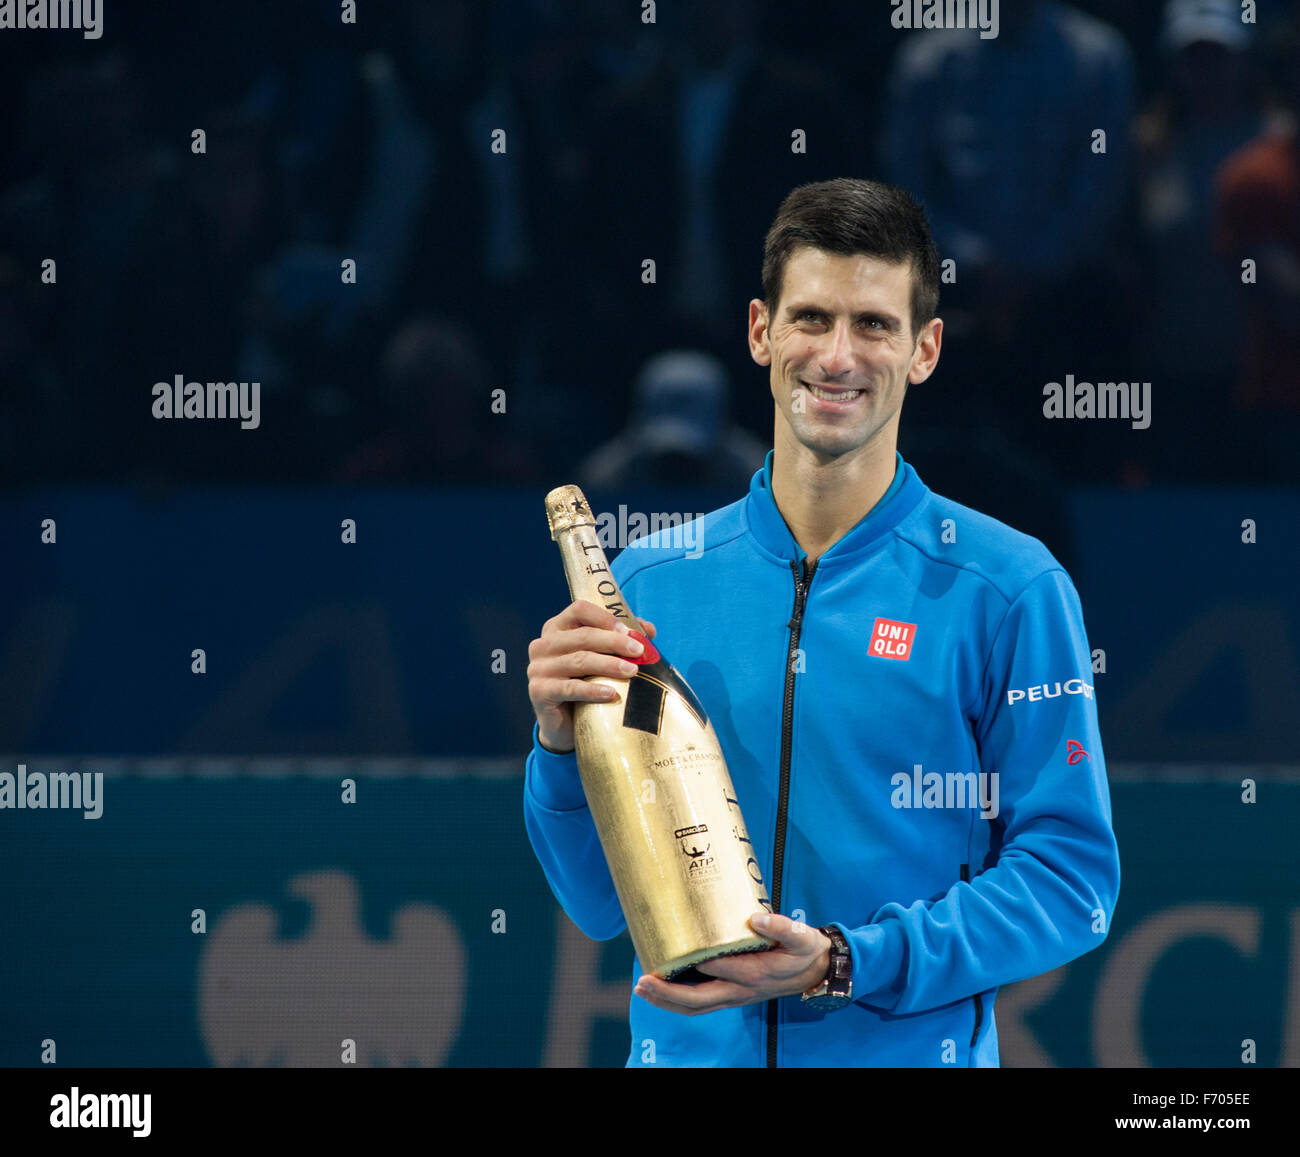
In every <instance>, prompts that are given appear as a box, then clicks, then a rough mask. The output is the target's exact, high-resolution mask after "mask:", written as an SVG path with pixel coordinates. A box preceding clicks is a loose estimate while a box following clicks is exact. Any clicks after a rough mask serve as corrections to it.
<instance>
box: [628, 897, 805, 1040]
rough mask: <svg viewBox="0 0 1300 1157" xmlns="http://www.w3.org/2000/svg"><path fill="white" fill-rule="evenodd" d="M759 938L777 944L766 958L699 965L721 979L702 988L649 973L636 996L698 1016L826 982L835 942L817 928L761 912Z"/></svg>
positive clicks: (756, 925) (754, 921) (752, 955)
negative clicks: (764, 938) (662, 978)
mask: <svg viewBox="0 0 1300 1157" xmlns="http://www.w3.org/2000/svg"><path fill="white" fill-rule="evenodd" d="M749 923H750V925H751V926H752V927H753V929H754V931H755V932H757V933H758V934H759V935H760V936H765V937H767V939H769V940H775V941H776V947H775V948H769V949H768V950H767V951H766V952H744V953H741V954H739V955H737V956H721V957H719V958H718V959H716V960H710V961H708V962H707V963H705V964H700V965H697V968H698V969H699V971H700V972H703V973H705V974H707V975H708V976H715V977H717V979H716V980H709V981H706V982H705V983H703V984H695V985H689V984H673V983H672V982H671V981H667V980H661V979H660V978H659V977H657V976H655V975H653V974H652V973H645V974H644V975H642V976H641V978H640V979H639V980H637V982H636V988H634V989H633V991H634V992H635V993H636V995H637V996H639V997H642V998H643V999H645V1000H648V1001H649V1002H650V1003H651V1004H653V1005H654V1006H655V1007H656V1008H662V1009H666V1010H667V1011H669V1012H680V1013H681V1014H682V1015H683V1016H699V1015H700V1014H701V1013H705V1012H715V1011H717V1010H718V1009H720V1008H738V1007H739V1006H740V1005H742V1004H753V1003H755V1002H756V1001H760V1000H771V999H773V998H774V997H778V996H794V995H795V994H797V993H803V992H807V991H808V989H810V988H812V987H813V985H815V984H818V983H820V982H821V981H822V980H824V979H825V977H826V969H827V968H828V967H829V965H830V952H831V942H830V941H829V940H828V939H827V938H826V937H825V936H823V935H822V934H821V933H820V932H819V931H818V930H817V929H816V928H810V927H809V926H808V925H807V924H803V923H799V922H796V921H794V920H791V919H790V918H789V917H788V916H778V915H773V914H770V913H767V912H760V913H758V914H757V915H755V916H752V917H750V921H749Z"/></svg>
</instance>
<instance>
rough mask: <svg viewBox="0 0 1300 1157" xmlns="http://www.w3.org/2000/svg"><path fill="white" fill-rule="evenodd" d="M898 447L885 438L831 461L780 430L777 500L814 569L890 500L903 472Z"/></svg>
mask: <svg viewBox="0 0 1300 1157" xmlns="http://www.w3.org/2000/svg"><path fill="white" fill-rule="evenodd" d="M883 433H884V432H883V431H882V435H883ZM783 435H784V436H783ZM894 443H895V438H893V437H889V438H886V437H883V436H882V437H881V438H879V439H873V440H872V442H871V443H869V444H868V445H866V446H863V447H861V448H860V449H858V450H855V451H852V452H850V453H848V454H841V455H839V456H838V457H836V458H827V457H826V456H825V455H819V454H817V453H815V452H814V451H812V450H809V449H808V447H806V446H804V445H803V444H802V443H800V442H798V441H797V440H796V439H795V438H794V437H793V436H791V435H790V433H789V432H788V431H783V430H780V429H778V430H777V432H776V440H775V447H774V451H773V454H772V498H773V500H774V501H775V502H776V507H777V509H778V510H779V511H780V512H781V517H782V518H784V519H785V523H786V525H787V526H788V527H789V528H790V533H791V534H793V535H794V538H795V541H796V542H797V543H798V544H799V545H800V546H801V547H802V548H803V550H804V553H805V554H807V555H808V563H809V565H810V566H811V565H812V564H813V563H815V562H816V561H817V560H818V559H819V558H821V556H822V555H823V554H825V553H826V551H828V550H830V548H831V547H832V546H834V545H835V544H836V543H837V542H839V540H840V539H841V538H843V537H844V536H845V535H846V534H847V533H848V532H849V531H850V530H852V529H853V527H854V526H856V525H857V524H858V523H859V522H861V521H862V519H863V518H864V517H865V516H866V514H867V512H868V511H869V510H871V508H872V507H873V506H875V505H876V503H877V502H879V501H880V499H881V498H882V497H884V493H885V491H886V490H888V489H889V484H890V483H891V482H893V480H894V471H895V469H896V468H897V461H896V458H895V449H894Z"/></svg>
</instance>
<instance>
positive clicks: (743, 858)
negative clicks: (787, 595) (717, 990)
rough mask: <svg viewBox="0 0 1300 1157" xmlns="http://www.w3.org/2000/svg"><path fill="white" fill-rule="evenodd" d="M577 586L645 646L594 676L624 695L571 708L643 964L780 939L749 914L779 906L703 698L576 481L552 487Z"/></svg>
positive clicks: (663, 968)
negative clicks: (647, 611)
mask: <svg viewBox="0 0 1300 1157" xmlns="http://www.w3.org/2000/svg"><path fill="white" fill-rule="evenodd" d="M546 515H547V519H548V521H549V522H550V527H551V537H552V538H553V539H554V540H555V541H556V543H557V544H558V545H559V547H560V555H561V557H562V558H563V560H564V574H565V577H566V578H567V579H568V582H569V594H570V596H571V597H572V598H574V599H585V600H587V601H588V602H592V603H595V604H596V605H597V606H599V607H604V608H605V610H607V611H609V612H611V613H612V614H613V615H614V616H615V617H617V618H619V619H622V620H623V621H624V622H625V623H626V624H627V625H628V627H629V629H630V630H631V631H632V633H633V635H634V636H635V637H636V638H637V639H638V640H639V641H640V642H641V643H642V644H643V645H644V646H645V652H644V653H643V654H642V655H640V656H638V657H637V658H636V659H634V660H633V662H636V663H637V673H636V674H635V675H633V676H630V677H629V678H626V679H623V678H619V677H617V676H606V675H591V676H588V677H587V682H589V683H602V684H604V685H605V686H608V687H613V688H615V689H616V690H617V691H618V692H619V696H620V697H619V699H617V700H614V701H612V702H608V703H585V702H584V703H575V704H574V705H573V731H574V746H575V748H576V751H577V757H578V771H579V774H580V775H581V777H582V786H583V790H584V791H585V792H586V796H587V805H588V807H589V808H590V809H591V816H592V820H593V821H594V823H595V825H596V832H597V834H598V835H599V836H600V844H601V848H602V849H603V850H604V853H605V859H606V861H607V862H608V864H609V872H610V875H611V876H612V877H613V880H614V887H615V889H616V890H617V892H618V899H619V903H620V904H621V905H622V906H623V915H624V917H625V918H626V920H627V926H628V931H629V932H630V933H631V936H632V945H633V947H634V948H635V949H636V954H637V958H638V959H639V961H640V962H641V968H642V970H643V971H645V972H651V973H655V974H656V975H658V976H661V977H663V978H664V979H672V978H674V977H676V978H677V979H678V980H681V981H687V982H689V981H695V980H700V979H707V977H704V976H702V975H701V974H699V973H697V972H695V971H694V966H695V965H697V964H702V963H704V962H705V961H706V960H713V959H715V958H716V957H719V956H729V955H731V954H733V953H737V952H760V951H762V950H764V949H766V948H770V947H772V941H770V940H767V939H766V938H764V937H762V936H759V935H757V934H756V933H755V932H754V930H753V929H752V928H751V927H750V926H749V917H750V916H752V915H753V914H754V913H755V912H758V911H760V910H761V911H766V912H771V911H772V902H771V900H770V899H769V898H768V895H767V889H766V888H765V887H764V886H763V878H762V873H761V871H760V870H759V866H758V860H757V859H756V858H755V856H754V848H753V845H752V844H751V843H750V841H749V834H748V832H747V831H746V830H745V821H744V819H743V818H742V816H741V813H740V803H739V801H738V800H737V799H736V792H735V789H734V788H733V787H732V784H731V776H730V775H729V774H728V773H727V765H726V763H725V762H724V761H723V758H722V748H721V747H720V746H719V744H718V738H717V736H716V735H715V734H714V731H713V724H712V723H710V722H709V719H708V716H707V715H706V714H705V711H704V708H703V706H701V704H700V701H699V700H698V699H697V698H696V696H695V693H694V692H693V691H692V690H691V689H690V687H689V686H688V685H687V683H686V680H684V679H683V678H682V677H681V675H679V674H678V673H677V671H676V670H675V669H674V668H673V667H672V666H670V665H669V663H668V660H667V659H665V658H664V657H663V656H662V655H661V654H660V653H659V651H658V648H657V646H656V645H655V644H654V643H652V642H651V641H650V640H649V639H648V638H647V637H646V635H645V632H644V629H643V628H642V625H641V622H640V620H639V619H637V618H636V617H635V616H633V614H632V613H631V611H630V610H629V609H628V606H627V603H626V601H625V600H624V598H623V594H622V592H621V591H620V590H619V587H618V583H617V582H616V581H615V579H614V575H613V573H612V572H611V571H610V569H609V563H608V561H607V560H606V558H605V551H604V549H603V548H602V547H601V545H600V540H599V538H598V537H597V535H596V520H595V518H594V517H593V516H592V513H591V508H590V507H589V506H588V505H587V500H586V498H585V497H583V494H582V491H581V490H580V489H579V488H578V487H576V486H559V487H557V488H556V489H554V490H552V491H551V492H550V493H549V494H548V495H547V496H546Z"/></svg>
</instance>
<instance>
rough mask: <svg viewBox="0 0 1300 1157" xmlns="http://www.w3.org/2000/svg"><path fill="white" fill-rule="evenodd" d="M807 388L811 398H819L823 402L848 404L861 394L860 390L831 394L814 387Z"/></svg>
mask: <svg viewBox="0 0 1300 1157" xmlns="http://www.w3.org/2000/svg"><path fill="white" fill-rule="evenodd" d="M808 388H809V389H810V390H811V391H812V393H813V397H815V398H821V399H822V401H824V402H848V401H852V400H853V399H854V398H856V397H857V396H858V395H859V394H860V393H862V391H861V390H841V391H840V392H839V393H835V394H832V393H828V392H827V391H826V390H819V389H818V388H817V387H816V386H809V387H808Z"/></svg>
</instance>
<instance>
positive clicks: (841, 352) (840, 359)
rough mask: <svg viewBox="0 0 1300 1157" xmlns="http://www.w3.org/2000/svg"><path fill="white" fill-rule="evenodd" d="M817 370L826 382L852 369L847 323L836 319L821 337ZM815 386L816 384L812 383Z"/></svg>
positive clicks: (849, 335) (850, 341) (851, 343)
mask: <svg viewBox="0 0 1300 1157" xmlns="http://www.w3.org/2000/svg"><path fill="white" fill-rule="evenodd" d="M816 361H817V365H818V368H819V369H820V370H821V371H822V373H823V374H825V375H826V380H827V381H831V380H832V379H835V378H842V377H843V376H844V375H845V374H847V373H849V372H851V371H852V369H853V335H852V334H851V333H850V331H849V322H848V321H846V320H845V319H843V318H840V319H838V320H837V321H836V322H835V324H834V325H832V326H831V328H830V329H829V330H828V331H827V332H826V333H825V334H824V335H823V336H822V345H821V348H820V349H819V350H818V351H817V358H816ZM814 384H816V383H814Z"/></svg>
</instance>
